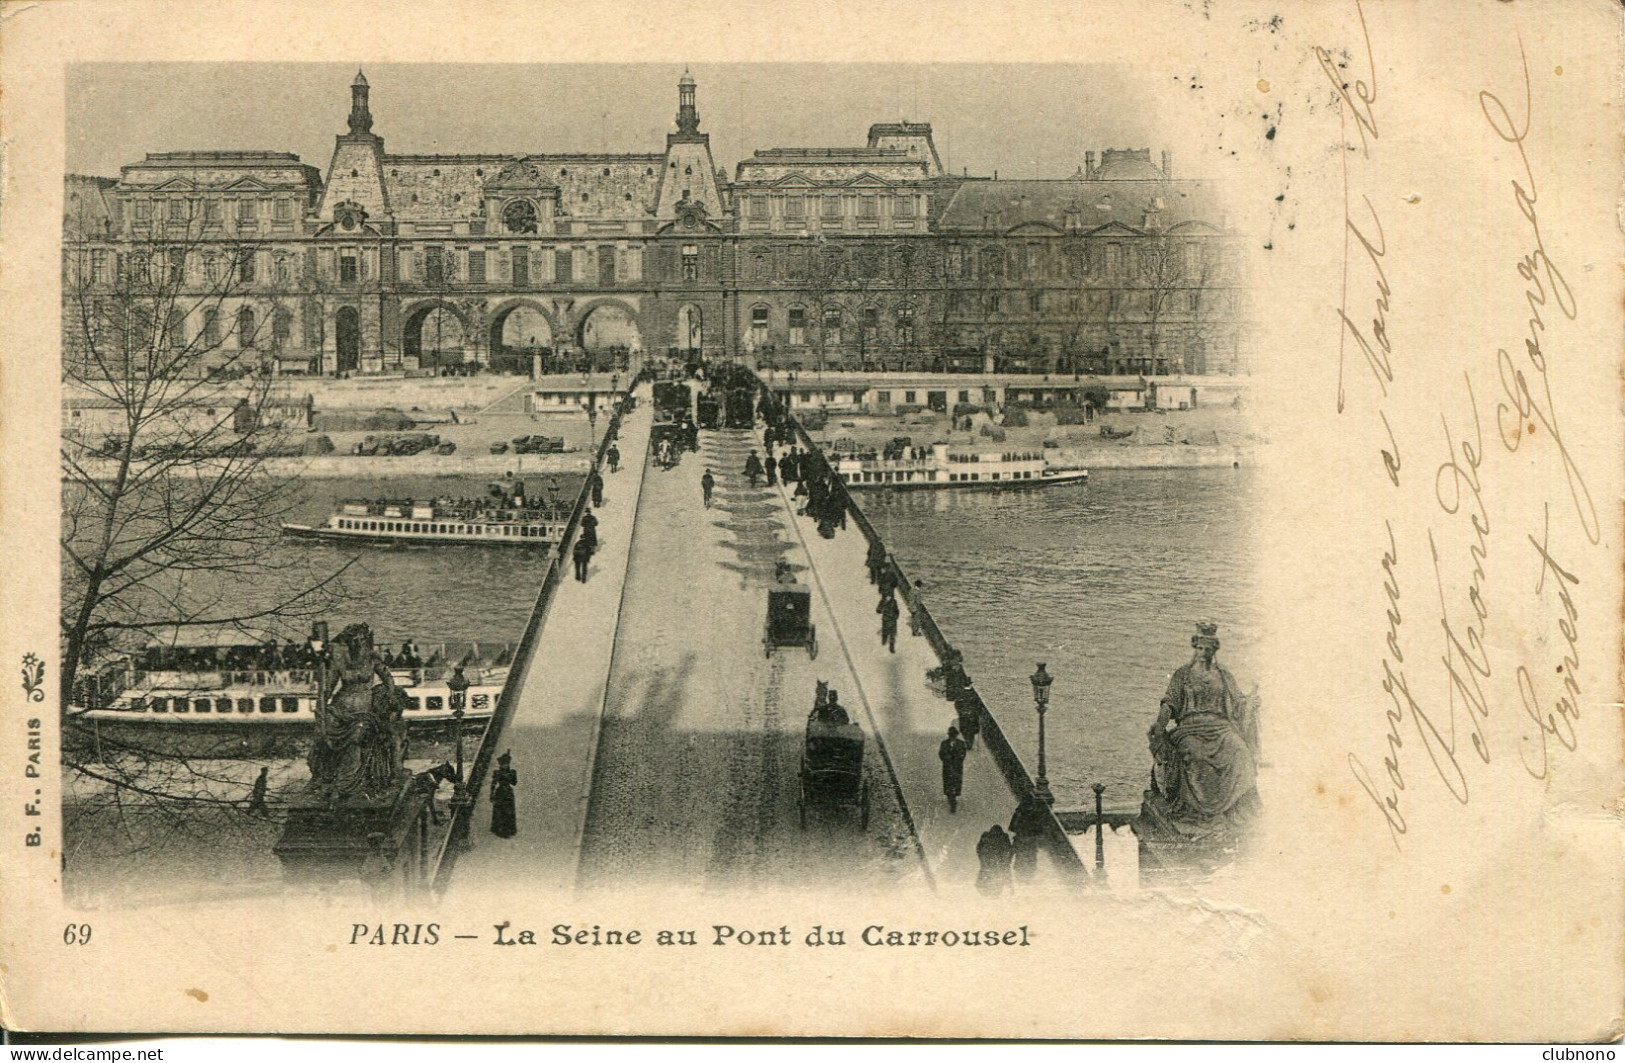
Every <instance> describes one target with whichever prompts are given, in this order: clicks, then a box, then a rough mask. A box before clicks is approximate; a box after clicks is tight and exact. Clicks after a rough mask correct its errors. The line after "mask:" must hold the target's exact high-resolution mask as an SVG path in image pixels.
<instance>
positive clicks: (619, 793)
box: [579, 431, 925, 888]
mask: <svg viewBox="0 0 1625 1063" xmlns="http://www.w3.org/2000/svg"><path fill="white" fill-rule="evenodd" d="M758 443H759V440H758V439H757V438H756V437H755V436H754V435H753V434H752V433H749V432H745V431H714V432H705V433H702V437H701V448H700V451H699V452H698V453H691V454H684V455H683V456H682V460H681V462H680V464H679V465H678V466H677V467H676V468H674V469H671V470H661V469H659V468H657V467H653V466H651V467H650V468H649V469H648V470H647V474H646V477H645V481H644V497H643V499H642V503H641V505H640V513H639V520H638V527H637V534H636V536H635V537H634V539H633V542H632V546H631V556H630V560H629V571H628V574H627V584H626V594H625V599H624V602H623V606H622V612H621V618H620V628H619V633H618V647H617V650H616V655H615V659H614V663H613V666H612V668H611V672H610V676H609V683H608V691H607V697H606V702H605V709H604V718H603V722H602V725H601V731H600V734H599V745H598V752H597V759H596V762H595V765H594V770H593V776H592V787H591V796H590V799H589V804H588V810H587V816H586V829H585V832H584V836H583V839H582V850H581V854H580V864H579V867H580V872H579V874H580V877H579V882H580V884H581V885H583V886H588V887H590V886H595V885H615V884H620V883H624V882H626V881H628V880H629V879H655V880H674V881H682V882H684V883H686V884H690V885H702V886H705V887H715V888H728V887H736V886H745V885H760V884H772V885H776V886H781V887H792V888H794V887H797V886H808V887H819V886H823V887H826V888H827V886H828V885H829V884H832V883H842V884H852V883H855V882H857V883H866V884H868V885H870V886H873V885H875V884H877V883H881V884H883V883H898V882H920V881H923V877H924V874H925V872H924V868H923V865H922V863H921V861H920V859H919V855H918V852H919V850H918V846H917V844H916V842H915V841H914V839H913V837H912V834H911V833H910V828H909V826H908V824H907V822H906V820H905V817H904V816H903V815H902V812H901V809H900V807H899V804H898V802H897V799H896V788H895V786H894V785H893V784H892V782H891V780H890V777H889V775H888V774H887V769H886V766H885V764H884V762H883V761H882V759H881V758H880V756H879V754H878V748H877V744H876V743H875V742H874V741H873V737H872V736H871V740H870V741H869V742H868V744H867V746H866V754H865V757H866V762H865V773H866V780H867V783H868V786H869V791H870V795H871V818H870V823H869V828H868V830H867V831H864V830H862V829H861V828H860V826H859V821H858V814H857V811H856V810H855V809H849V808H831V809H823V808H819V809H814V810H813V812H812V814H811V815H810V816H809V822H808V829H807V830H805V831H803V830H801V829H800V826H799V817H798V812H797V798H798V793H799V782H798V772H799V766H800V758H801V747H802V738H803V734H804V728H805V726H806V717H807V713H808V711H809V710H810V709H811V707H812V700H813V691H814V686H815V683H816V681H817V680H819V679H823V680H825V681H827V682H829V683H830V685H831V686H832V687H834V688H835V689H837V690H840V689H842V688H843V687H845V688H846V689H848V690H854V689H855V687H856V684H855V682H854V680H853V678H852V675H851V672H850V670H849V666H848V664H847V662H846V660H845V658H844V655H842V654H840V653H838V652H833V644H834V640H833V635H834V626H833V620H832V619H831V618H830V616H829V614H828V612H827V610H826V608H825V606H824V604H823V602H822V600H821V598H820V597H819V596H818V595H817V594H815V595H814V596H813V603H814V604H813V620H814V623H815V624H816V625H817V626H818V627H819V628H821V629H822V630H821V631H820V637H819V641H820V643H821V644H823V643H825V642H826V640H829V642H828V644H827V645H821V646H820V650H821V652H820V655H819V656H818V658H817V659H812V658H811V657H810V656H809V654H808V651H807V650H806V649H803V648H800V647H784V648H779V649H775V650H774V651H773V652H772V653H771V654H767V653H765V652H764V647H763V641H762V636H763V629H764V622H765V617H766V609H767V592H768V589H769V588H770V587H771V586H773V585H774V582H773V570H774V566H775V564H776V563H777V562H778V560H779V559H780V558H784V559H786V560H787V561H788V562H789V563H790V565H791V566H792V569H793V570H795V571H796V572H797V573H799V574H802V577H803V579H804V580H805V574H806V569H807V558H806V555H805V553H804V552H803V550H802V547H801V545H800V543H799V541H798V539H797V537H796V536H795V535H794V534H793V532H792V531H791V530H790V525H789V522H790V520H791V519H792V518H791V516H790V514H789V512H788V510H787V509H786V507H785V503H784V500H783V497H782V496H781V495H780V494H779V492H778V491H777V490H775V489H770V488H767V487H766V486H762V487H757V488H752V487H750V486H749V485H748V484H747V483H746V482H745V479H744V476H743V473H742V470H743V468H744V465H745V458H746V456H747V455H748V454H749V453H750V451H751V449H752V447H753V446H756V445H757V444H758ZM706 468H710V469H711V470H712V472H713V474H714V475H715V476H716V479H717V489H716V492H715V498H714V505H713V506H712V507H711V508H709V509H708V508H706V507H705V506H704V505H703V504H702V500H701V490H700V477H701V475H702V473H703V472H704V471H705V469H706ZM843 700H845V699H843Z"/></svg>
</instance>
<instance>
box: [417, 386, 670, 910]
mask: <svg viewBox="0 0 1625 1063" xmlns="http://www.w3.org/2000/svg"><path fill="white" fill-rule="evenodd" d="M639 379H641V377H640V378H639ZM635 384H636V381H633V384H632V385H629V386H628V391H627V394H626V395H625V396H623V397H622V398H621V400H620V401H619V402H618V403H616V405H615V407H614V410H613V412H612V413H611V415H610V418H609V421H608V422H607V424H606V425H605V428H604V434H603V437H602V438H601V439H600V440H599V441H598V447H597V449H596V450H595V451H594V452H593V459H592V466H591V468H590V469H589V473H588V475H587V476H586V477H584V478H583V479H582V481H581V490H580V491H579V492H578V493H577V495H576V500H575V505H573V506H571V507H570V519H569V520H568V521H567V522H566V524H565V526H564V531H563V533H562V534H561V535H560V537H559V543H558V547H557V549H555V550H554V551H553V556H552V557H551V558H550V559H549V560H548V563H547V574H546V575H545V576H544V577H543V578H542V588H541V590H540V591H539V592H538V593H537V595H536V604H535V605H533V606H532V607H531V610H530V618H529V620H527V621H526V623H525V633H524V634H523V635H522V636H520V639H519V646H518V648H517V649H516V650H515V651H514V657H513V666H512V667H511V668H510V669H509V670H508V679H507V682H505V683H504V684H503V685H502V693H501V694H500V695H499V696H498V698H497V707H496V711H495V712H493V713H492V714H491V720H490V722H489V723H487V724H486V725H485V730H484V731H483V732H481V734H480V744H479V746H478V748H477V749H476V751H475V753H474V760H473V764H472V766H471V767H470V768H469V770H468V778H467V782H466V783H465V784H464V785H463V787H462V789H461V793H460V795H459V798H458V799H456V800H454V801H453V804H452V821H451V829H450V830H448V831H447V832H446V836H445V838H444V840H443V841H442V843H441V845H440V848H439V850H438V851H437V852H436V853H435V854H434V858H433V860H432V861H431V865H432V866H430V867H429V868H428V869H427V870H428V874H429V875H431V876H432V877H433V881H434V892H435V893H436V894H437V895H438V894H440V893H442V892H444V891H445V888H446V885H447V883H449V882H450V881H451V873H452V869H453V868H454V867H455V866H456V863H457V856H458V854H459V853H460V852H461V851H462V850H463V849H464V848H466V840H467V838H468V836H469V830H470V828H471V826H472V821H473V817H474V809H475V808H477V807H478V806H479V798H480V792H481V791H482V790H483V789H484V788H485V780H486V777H487V776H488V775H489V774H490V771H491V764H492V762H493V761H494V760H495V759H496V751H497V747H498V746H500V745H501V744H502V737H503V735H504V734H505V733H506V732H507V729H508V724H509V723H510V722H511V721H512V719H513V714H514V712H515V710H516V709H517V708H518V705H519V691H520V690H522V689H523V688H524V685H525V677H526V676H527V675H528V674H529V673H530V666H531V663H532V661H533V660H534V659H535V656H536V653H535V650H536V644H537V642H538V641H539V640H540V639H541V635H542V629H543V628H544V627H545V626H546V624H547V615H548V613H549V612H551V611H552V608H553V599H554V598H555V597H556V596H557V594H558V588H559V584H561V583H563V582H564V566H565V563H566V558H567V556H568V554H569V550H570V547H571V546H572V545H573V544H574V543H575V539H576V536H577V535H578V534H579V533H580V531H581V518H582V517H583V516H584V515H585V514H586V512H587V510H588V507H589V506H591V504H592V476H591V473H593V472H597V471H598V470H599V468H600V467H601V466H602V465H603V463H604V460H605V459H604V455H605V454H606V453H607V452H608V450H609V448H610V445H611V444H612V443H613V442H614V441H615V437H616V434H617V433H618V432H619V430H620V427H621V418H622V416H624V415H625V413H626V411H627V410H628V409H630V408H631V406H632V405H633V404H634V403H635V402H636V399H635V398H634V397H633V394H632V391H633V389H634V385H635Z"/></svg>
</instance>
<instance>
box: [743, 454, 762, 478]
mask: <svg viewBox="0 0 1625 1063" xmlns="http://www.w3.org/2000/svg"><path fill="white" fill-rule="evenodd" d="M761 476H762V459H761V458H758V457H757V456H756V452H755V451H754V450H753V451H751V452H750V457H748V458H746V459H745V479H746V480H748V481H750V485H751V486H752V487H755V486H756V481H757V480H759V479H761Z"/></svg>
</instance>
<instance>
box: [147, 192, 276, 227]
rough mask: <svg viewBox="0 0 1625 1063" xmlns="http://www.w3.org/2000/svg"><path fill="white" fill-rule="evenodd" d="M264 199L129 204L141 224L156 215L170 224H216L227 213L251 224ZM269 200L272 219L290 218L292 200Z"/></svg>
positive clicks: (241, 222) (163, 201) (255, 219)
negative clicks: (197, 221) (194, 221)
mask: <svg viewBox="0 0 1625 1063" xmlns="http://www.w3.org/2000/svg"><path fill="white" fill-rule="evenodd" d="M265 202H266V201H264V200H259V199H227V200H221V199H160V200H151V199H137V200H134V201H133V202H132V203H131V207H132V211H133V216H134V218H135V221H136V223H137V224H141V225H146V224H150V223H151V222H152V221H153V220H154V219H155V218H156V219H157V220H158V221H162V222H164V223H166V224H169V225H184V224H188V223H190V222H192V221H193V220H201V221H202V222H203V224H205V225H219V224H220V223H221V220H222V219H223V218H224V217H227V216H230V217H232V218H234V219H236V221H237V223H238V224H239V225H253V224H255V223H257V222H258V221H259V220H260V217H261V215H262V204H264V203H265ZM269 202H270V208H271V209H270V216H271V218H272V220H274V221H286V222H291V221H293V219H294V212H295V206H296V201H295V200H293V199H290V198H287V197H279V198H276V199H272V200H270V201H269Z"/></svg>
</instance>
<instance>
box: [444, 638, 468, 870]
mask: <svg viewBox="0 0 1625 1063" xmlns="http://www.w3.org/2000/svg"><path fill="white" fill-rule="evenodd" d="M446 687H447V688H448V689H449V690H450V691H451V719H452V726H453V727H455V728H456V729H457V778H456V781H455V782H454V783H453V784H452V790H451V803H452V829H453V830H455V831H456V832H457V837H456V842H457V844H458V845H459V846H460V847H466V845H467V839H468V817H469V816H470V815H471V813H470V811H469V808H468V806H469V805H470V804H472V802H471V801H470V800H469V796H468V783H467V781H466V780H465V779H464V777H463V712H464V711H465V710H466V709H467V707H468V687H469V683H468V677H467V676H465V675H463V666H462V665H460V664H459V665H458V666H457V667H455V668H453V669H452V670H451V678H450V679H447V680H446Z"/></svg>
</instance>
